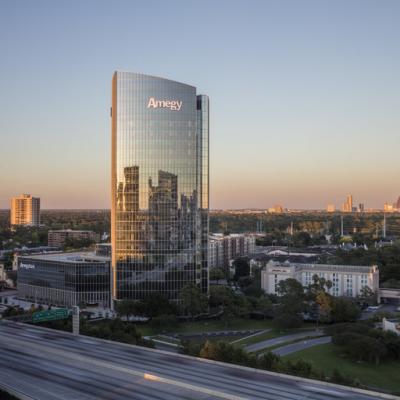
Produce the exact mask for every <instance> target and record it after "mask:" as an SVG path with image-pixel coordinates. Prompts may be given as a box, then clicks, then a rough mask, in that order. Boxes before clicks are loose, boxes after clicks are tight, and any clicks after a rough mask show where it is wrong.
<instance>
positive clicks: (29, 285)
mask: <svg viewBox="0 0 400 400" xmlns="http://www.w3.org/2000/svg"><path fill="white" fill-rule="evenodd" d="M17 289H18V297H19V298H21V299H23V300H27V301H32V302H34V303H42V304H48V305H50V304H52V305H55V306H59V307H73V306H77V305H80V306H85V305H96V304H97V305H98V306H100V307H105V308H108V307H110V302H111V284H110V257H103V256H98V255H96V254H94V253H83V252H76V253H53V254H41V255H34V256H22V257H19V258H18V277H17Z"/></svg>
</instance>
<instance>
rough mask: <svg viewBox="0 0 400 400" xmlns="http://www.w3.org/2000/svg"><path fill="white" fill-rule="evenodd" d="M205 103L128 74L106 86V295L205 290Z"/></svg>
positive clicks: (192, 92)
mask: <svg viewBox="0 0 400 400" xmlns="http://www.w3.org/2000/svg"><path fill="white" fill-rule="evenodd" d="M208 113H209V105H208V97H207V96H203V95H196V88H195V87H193V86H189V85H185V84H183V83H179V82H174V81H171V80H167V79H163V78H157V77H153V76H147V75H142V74H136V73H129V72H116V73H115V74H114V77H113V82H112V113H111V115H112V210H111V211H112V212H111V239H112V268H113V296H114V298H115V299H117V300H121V299H143V298H144V297H146V296H147V295H149V294H151V293H156V292H157V293H162V294H165V295H166V296H168V297H169V298H170V299H179V292H180V290H181V289H182V287H183V286H185V285H186V284H188V283H193V284H195V285H197V286H198V287H200V288H201V289H202V290H203V291H204V292H207V291H208V262H207V260H208V256H207V253H208V207H209V206H208V199H209V195H208V168H209V167H208V142H209V140H208V130H209V116H208Z"/></svg>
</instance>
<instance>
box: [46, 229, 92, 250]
mask: <svg viewBox="0 0 400 400" xmlns="http://www.w3.org/2000/svg"><path fill="white" fill-rule="evenodd" d="M67 240H88V241H91V242H96V243H97V242H99V241H100V235H99V234H98V233H96V232H93V231H78V230H72V229H61V230H57V231H53V230H50V231H49V232H48V234H47V241H48V245H49V246H52V247H63V246H64V245H65V243H66V241H67Z"/></svg>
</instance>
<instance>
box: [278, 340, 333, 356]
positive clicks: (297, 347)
mask: <svg viewBox="0 0 400 400" xmlns="http://www.w3.org/2000/svg"><path fill="white" fill-rule="evenodd" d="M331 342H332V338H331V337H330V336H322V337H320V338H317V339H308V340H303V341H301V342H296V343H292V344H288V345H286V346H282V347H278V348H276V349H273V350H271V351H272V353H274V354H276V355H278V356H287V355H288V354H292V353H297V352H298V351H301V350H305V349H309V348H310V347H314V346H318V345H320V344H328V343H331Z"/></svg>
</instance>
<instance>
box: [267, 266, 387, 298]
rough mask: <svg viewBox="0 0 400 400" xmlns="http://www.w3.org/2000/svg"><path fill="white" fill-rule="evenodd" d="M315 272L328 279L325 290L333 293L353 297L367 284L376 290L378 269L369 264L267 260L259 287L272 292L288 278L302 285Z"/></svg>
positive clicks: (308, 280)
mask: <svg viewBox="0 0 400 400" xmlns="http://www.w3.org/2000/svg"><path fill="white" fill-rule="evenodd" d="M314 275H317V276H319V277H321V278H325V279H326V280H329V281H331V282H332V287H331V288H330V289H329V293H330V294H331V295H333V296H348V297H356V296H358V295H359V294H360V292H361V290H362V289H363V288H364V287H365V286H368V287H369V288H370V289H372V290H373V291H374V292H377V291H378V289H379V270H378V267H377V266H376V265H373V266H354V265H331V264H305V263H304V264H303V263H290V262H283V263H282V262H276V261H270V262H268V263H267V265H266V266H265V267H264V269H263V270H262V271H261V288H262V289H263V290H265V292H266V293H269V294H276V293H277V289H278V284H279V282H280V281H284V280H286V279H289V278H293V279H296V280H297V281H298V282H300V283H301V284H302V285H303V286H308V285H309V284H311V283H312V282H313V276H314Z"/></svg>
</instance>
